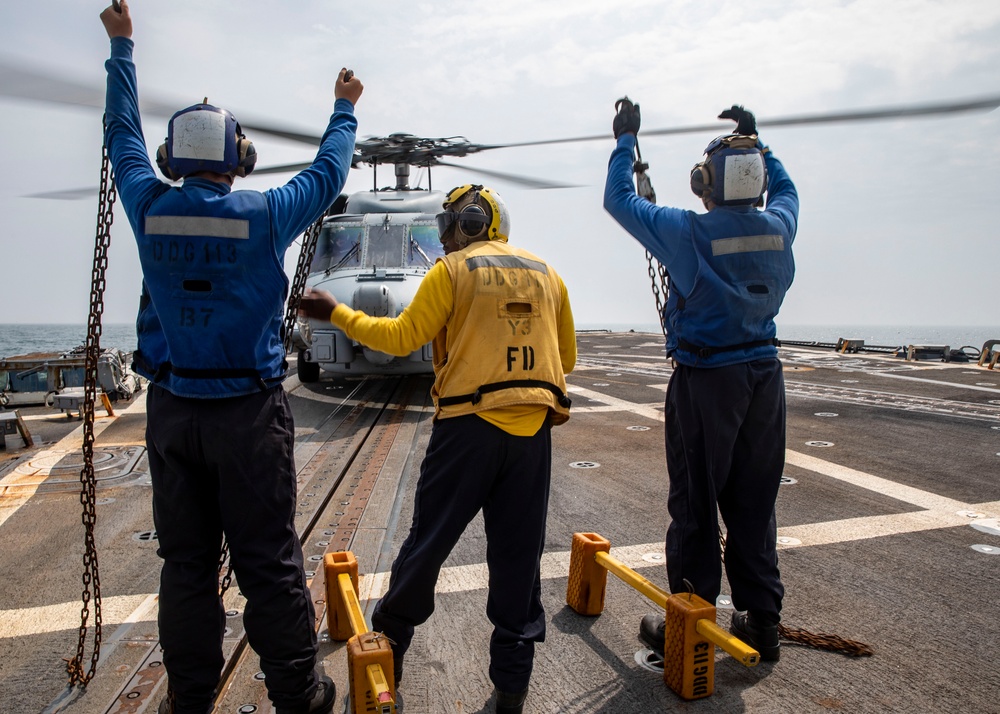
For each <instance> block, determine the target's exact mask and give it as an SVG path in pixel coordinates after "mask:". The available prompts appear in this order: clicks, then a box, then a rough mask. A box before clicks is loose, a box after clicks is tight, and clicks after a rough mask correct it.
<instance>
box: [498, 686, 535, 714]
mask: <svg viewBox="0 0 1000 714" xmlns="http://www.w3.org/2000/svg"><path fill="white" fill-rule="evenodd" d="M496 695H497V714H521V711H522V710H523V709H524V700H525V699H526V698H527V697H528V690H527V689H525V690H524V691H523V692H503V691H501V690H499V689H497V690H496Z"/></svg>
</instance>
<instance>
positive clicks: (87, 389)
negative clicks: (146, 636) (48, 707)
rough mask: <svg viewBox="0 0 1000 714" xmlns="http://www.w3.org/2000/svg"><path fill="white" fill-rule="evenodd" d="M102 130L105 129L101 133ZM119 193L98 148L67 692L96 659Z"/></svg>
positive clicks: (86, 677)
mask: <svg viewBox="0 0 1000 714" xmlns="http://www.w3.org/2000/svg"><path fill="white" fill-rule="evenodd" d="M106 129H107V126H106V124H105V130H106ZM117 198H118V192H117V190H116V188H115V179H114V175H113V173H112V169H111V161H110V159H109V158H108V146H107V143H105V144H104V146H103V147H102V148H101V191H100V197H99V198H98V204H97V235H96V238H95V240H94V264H93V268H92V271H91V281H90V313H89V315H88V318H87V343H86V347H85V359H84V378H83V469H82V470H81V471H80V485H81V489H80V503H81V505H82V506H83V516H82V520H83V528H84V553H83V576H82V580H83V593H82V599H83V606H82V608H81V610H80V639H79V642H78V643H77V648H76V656H75V657H74V658H73V659H72V660H69V661H67V663H66V671H67V673H68V674H69V684H70V686H71V687H72V686H74V685H79V686H81V687H86V686H87V684H88V683H89V682H90V680H91V679H93V677H94V674H95V672H96V671H97V661H98V659H100V656H101V624H102V623H101V578H100V573H99V568H98V563H97V545H96V543H95V540H94V527H95V525H96V524H97V510H96V504H97V477H96V475H95V474H94V438H95V437H94V407H95V403H96V401H97V363H98V360H99V359H100V357H101V315H102V314H103V313H104V289H105V287H107V282H106V278H105V276H106V273H107V268H108V247H109V246H110V245H111V224H112V223H113V222H114V219H115V215H114V207H115V201H116V200H117ZM91 601H93V614H94V648H93V653H92V654H91V656H90V667H89V669H88V670H87V671H86V672H84V665H83V662H84V657H85V651H86V647H87V629H88V624H87V623H88V621H89V620H90V614H91Z"/></svg>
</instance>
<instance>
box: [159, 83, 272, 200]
mask: <svg viewBox="0 0 1000 714" xmlns="http://www.w3.org/2000/svg"><path fill="white" fill-rule="evenodd" d="M207 101H208V100H207V99H206V100H205V103H202V104H195V105H193V106H190V107H188V108H187V109H181V110H180V111H179V112H177V113H176V114H174V115H173V116H172V117H170V123H169V124H168V125H167V138H166V140H165V141H164V142H163V143H162V144H160V148H159V149H157V151H156V165H157V166H159V167H160V171H162V172H163V175H164V176H166V177H167V178H168V179H170V180H171V181H177V180H179V179H181V178H183V177H185V176H189V175H191V174H193V173H197V172H199V171H214V172H215V173H219V174H233V175H234V176H246V175H247V174H249V173H250V172H251V171H253V167H254V164H256V163H257V151H256V149H254V147H253V144H252V143H251V142H250V141H249V140H248V139H247V138H246V137H245V136H244V135H243V131H242V130H241V129H240V125H239V122H237V121H236V117H234V116H233V115H232V114H230V113H229V112H227V111H226V110H225V109H220V108H219V107H214V106H212V105H211V104H208V103H207Z"/></svg>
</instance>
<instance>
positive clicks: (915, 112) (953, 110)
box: [484, 96, 1000, 149]
mask: <svg viewBox="0 0 1000 714" xmlns="http://www.w3.org/2000/svg"><path fill="white" fill-rule="evenodd" d="M998 107H1000V96H992V97H984V98H981V99H969V100H963V101H958V102H946V103H936V104H916V105H910V106H898V107H883V108H878V109H860V110H852V111H845V112H830V113H824V114H803V115H799V116H789V117H775V118H774V119H760V118H758V119H757V126H758V127H766V128H770V127H778V126H802V125H806V124H835V123H842V122H854V121H878V120H884V119H902V118H910V117H926V116H938V115H942V114H959V113H963V112H972V111H977V110H989V111H992V110H994V109H997V108H998ZM722 126H723V125H722V124H718V123H716V124H699V125H697V126H682V127H672V128H667V129H642V130H641V134H642V136H672V135H675V134H699V133H702V132H718V131H719V129H720V128H721V127H722ZM610 136H611V133H610V132H608V133H605V134H595V135H592V136H577V137H572V138H566V139H548V140H543V141H524V142H519V143H514V144H495V145H491V146H488V147H484V148H489V149H501V148H504V149H505V148H511V147H517V146H543V145H546V144H570V143H575V142H583V141H607V140H608V139H609V137H610Z"/></svg>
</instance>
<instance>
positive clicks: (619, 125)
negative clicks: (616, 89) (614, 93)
mask: <svg viewBox="0 0 1000 714" xmlns="http://www.w3.org/2000/svg"><path fill="white" fill-rule="evenodd" d="M615 111H616V112H618V113H617V114H615V121H614V123H613V124H612V125H611V129H612V130H613V131H614V133H615V139H617V138H618V137H619V136H621V135H622V134H638V133H639V123H640V118H639V105H638V104H633V103H632V101H631V100H630V99H629V98H628V97H622V98H621V99H619V100H618V101H617V102H615Z"/></svg>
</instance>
